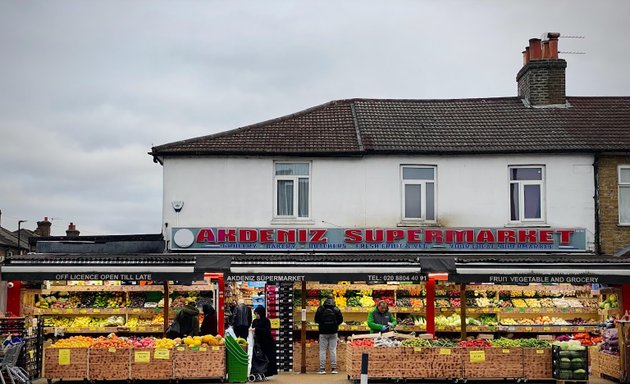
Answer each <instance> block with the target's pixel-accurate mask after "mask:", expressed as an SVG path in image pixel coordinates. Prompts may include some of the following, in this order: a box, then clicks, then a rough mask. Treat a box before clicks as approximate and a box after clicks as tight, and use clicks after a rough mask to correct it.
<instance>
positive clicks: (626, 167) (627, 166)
mask: <svg viewBox="0 0 630 384" xmlns="http://www.w3.org/2000/svg"><path fill="white" fill-rule="evenodd" d="M622 170H628V171H630V164H624V165H619V166H618V167H617V215H618V220H619V225H624V226H625V225H630V221H629V222H623V221H621V190H622V189H626V188H627V189H630V181H629V182H622V181H621V171H622ZM626 204H630V201H628V202H626Z"/></svg>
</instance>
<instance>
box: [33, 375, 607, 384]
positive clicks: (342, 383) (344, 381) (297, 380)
mask: <svg viewBox="0 0 630 384" xmlns="http://www.w3.org/2000/svg"><path fill="white" fill-rule="evenodd" d="M54 382H55V383H58V381H57V380H55V381H54ZM151 382H153V380H147V381H138V383H151ZM218 382H219V381H203V380H191V381H190V383H191V384H203V383H218ZM369 382H370V383H374V384H376V383H377V382H376V381H373V380H370V381H369ZM549 382H550V381H546V383H549ZM45 383H46V380H45V379H39V380H35V381H34V382H33V384H45ZM63 383H73V382H70V381H65V380H64V381H63ZM74 383H81V382H74ZM105 383H106V382H105ZM122 383H124V382H122ZM162 383H167V381H164V382H162ZM267 383H269V384H348V383H351V381H349V380H348V376H347V375H346V373H345V372H339V373H338V374H336V375H333V374H325V375H318V374H316V373H305V374H300V373H282V374H280V375H278V376H274V377H272V378H271V379H269V381H267ZM388 383H394V381H389V382H388ZM424 383H429V382H428V381H425V382H424ZM468 383H473V381H468ZM480 383H483V381H480ZM485 383H489V382H487V381H486V382H485ZM503 383H507V382H505V381H504V382H503ZM533 383H534V382H533V381H529V382H528V384H533ZM582 383H583V382H582ZM588 383H589V384H613V383H614V382H613V381H608V380H604V379H595V378H590V379H589V381H588Z"/></svg>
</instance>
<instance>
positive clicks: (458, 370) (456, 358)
mask: <svg viewBox="0 0 630 384" xmlns="http://www.w3.org/2000/svg"><path fill="white" fill-rule="evenodd" d="M428 349H429V350H430V351H431V353H430V355H429V356H430V358H431V362H432V366H431V368H432V372H433V375H434V376H432V377H435V378H445V379H453V378H459V377H463V374H464V372H463V369H464V367H463V364H462V363H463V357H462V356H463V353H464V350H463V349H461V348H428Z"/></svg>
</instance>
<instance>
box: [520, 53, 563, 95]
mask: <svg viewBox="0 0 630 384" xmlns="http://www.w3.org/2000/svg"><path fill="white" fill-rule="evenodd" d="M566 67H567V62H566V61H565V60H562V59H547V60H537V61H530V62H529V63H528V64H527V65H525V66H524V67H523V68H522V69H521V70H520V71H519V72H518V75H517V76H516V81H517V83H518V95H519V96H520V97H522V98H525V99H527V100H528V101H529V103H530V104H531V105H550V104H565V103H566V90H565V70H566Z"/></svg>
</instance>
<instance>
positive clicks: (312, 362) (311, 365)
mask: <svg viewBox="0 0 630 384" xmlns="http://www.w3.org/2000/svg"><path fill="white" fill-rule="evenodd" d="M346 347H347V343H343V342H341V341H338V342H337V370H338V371H345V370H346ZM301 356H302V344H300V343H294V344H293V372H300V359H301ZM318 370H319V343H306V372H317V371H318ZM326 371H327V372H330V353H327V355H326Z"/></svg>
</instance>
